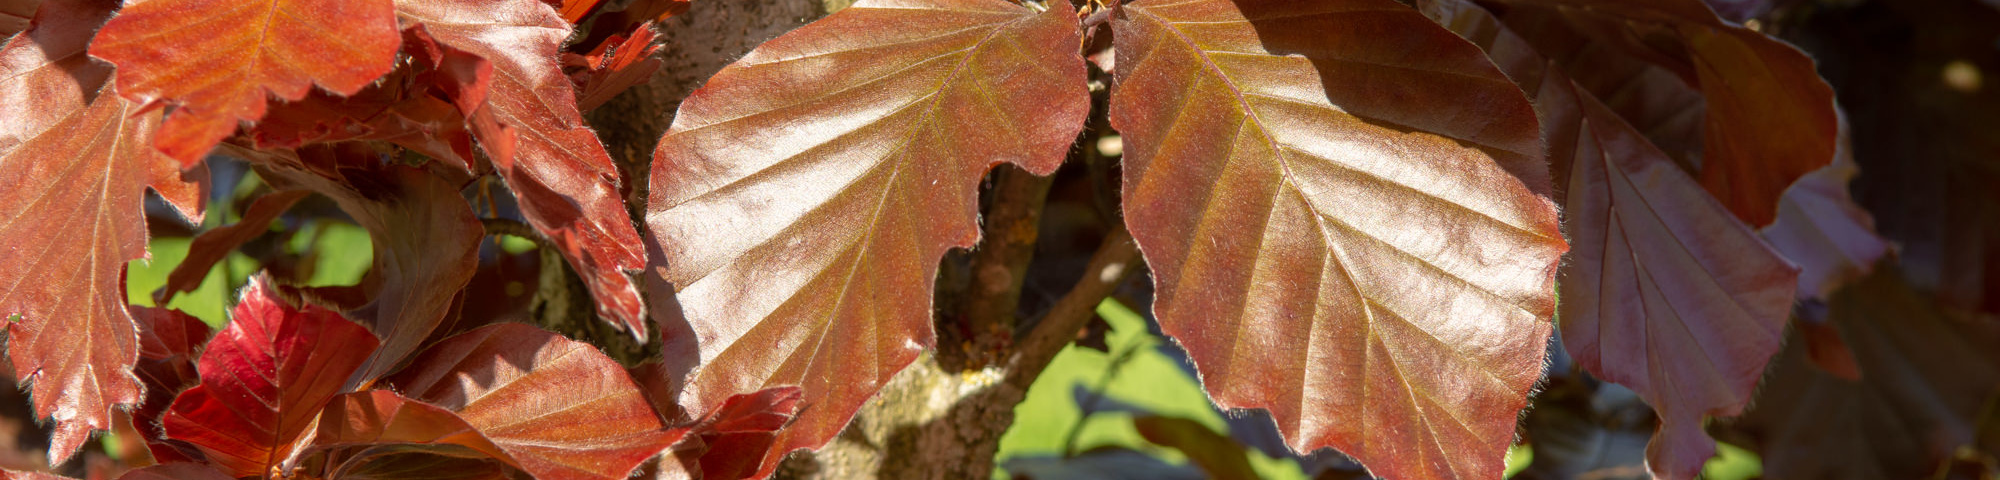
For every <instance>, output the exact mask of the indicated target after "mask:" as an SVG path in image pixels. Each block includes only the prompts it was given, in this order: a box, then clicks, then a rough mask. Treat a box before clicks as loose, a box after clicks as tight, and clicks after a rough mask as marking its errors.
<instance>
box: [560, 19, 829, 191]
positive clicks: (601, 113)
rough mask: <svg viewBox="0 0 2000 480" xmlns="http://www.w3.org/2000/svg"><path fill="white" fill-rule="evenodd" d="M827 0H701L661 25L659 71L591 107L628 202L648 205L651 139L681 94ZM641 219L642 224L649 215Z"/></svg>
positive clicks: (656, 136) (677, 105)
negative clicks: (622, 178)
mask: <svg viewBox="0 0 2000 480" xmlns="http://www.w3.org/2000/svg"><path fill="white" fill-rule="evenodd" d="M822 1H824V0H707V1H696V2H693V4H692V6H690V7H689V8H688V11H687V13H683V14H680V15H678V16H675V17H674V18H670V19H667V20H666V21H665V22H662V23H661V24H660V25H659V26H658V27H659V30H660V42H661V43H662V45H663V46H662V47H661V48H660V62H661V65H660V72H659V73H657V74H654V75H653V79H652V81H651V82H648V83H647V84H645V85H639V86H636V87H633V88H632V89H631V90H627V91H625V93H622V94H619V95H618V97H617V98H613V99H611V101H610V102H606V103H605V104H604V106H601V107H598V108H597V109H596V110H592V111H591V112H590V114H589V119H590V124H591V125H593V126H596V127H597V136H598V138H601V139H603V140H604V147H605V149H606V150H608V151H609V152H610V153H611V158H612V159H613V160H615V161H617V162H618V165H619V167H621V168H623V169H624V174H625V186H626V191H627V192H629V194H628V195H627V197H626V199H625V200H626V201H625V204H626V205H629V206H631V207H632V208H635V209H643V208H645V206H646V201H645V200H646V178H647V172H648V170H647V169H648V167H649V166H650V165H652V160H653V146H654V145H656V144H658V143H659V142H660V134H662V133H666V131H667V127H668V126H669V125H672V124H673V123H674V112H675V111H677V110H679V109H680V106H681V99H683V98H687V96H688V93H690V92H693V91H694V90H695V89H696V88H700V87H701V85H702V83H703V82H705V81H707V80H708V77H709V76H712V75H715V72H716V71H719V70H722V67H724V66H728V65H729V63H730V62H734V61H736V59H738V58H742V57H743V55H744V54H746V53H750V50H751V49H753V48H757V45H759V44H762V43H764V41H765V40H770V39H772V38H775V37H777V36H778V35H782V34H784V33H785V32H789V31H792V29H794V28H798V27H799V26H800V25H805V24H806V23H808V22H811V21H813V20H815V19H818V18H819V17H822V16H825V15H826V7H827V5H825V4H823V3H822ZM838 6H845V4H844V2H843V4H842V5H838ZM638 213H639V212H636V211H635V212H634V215H633V218H634V219H635V221H637V220H639V219H643V216H641V215H639V214H638ZM637 223H638V225H640V227H641V228H644V226H645V222H643V221H638V222H637Z"/></svg>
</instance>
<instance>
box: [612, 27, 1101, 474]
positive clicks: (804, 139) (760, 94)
mask: <svg viewBox="0 0 2000 480" xmlns="http://www.w3.org/2000/svg"><path fill="white" fill-rule="evenodd" d="M1074 13H1075V12H1074V10H1072V9H1070V8H1069V7H1068V5H1067V4H1066V3H1064V2H1053V3H1051V4H1050V6H1049V9H1048V10H1047V11H1044V12H1036V11H1034V10H1030V9H1028V8H1026V7H1022V6H1019V5H1015V4H1012V3H1008V2H1005V1H1001V0H897V1H877V2H869V1H863V2H859V3H857V4H855V5H854V6H852V7H849V8H847V9H844V10H841V11H839V12H838V13H835V14H833V15H830V16H828V17H826V18H824V19H821V20H819V21H817V22H814V23H812V24H810V25H807V26H805V27H801V28H799V29H797V30H793V31H792V32H790V33H787V34H785V35H783V36H780V37H778V38H777V39H774V40H771V41H769V42H766V43H764V44H763V45H762V46H759V47H758V48H757V49H756V50H754V51H752V52H751V53H750V54H748V55H746V56H745V57H744V58H743V59H741V60H738V61H737V62H736V63H734V64H731V65H730V66H728V67H725V68H724V69H723V70H722V71H721V72H719V73H717V74H716V75H715V76H714V77H712V78H710V79H709V81H708V83H707V84H706V85H705V86H704V87H702V88H701V89H699V90H697V91H695V92H694V93H693V94H691V95H689V97H688V98H687V100H685V101H684V102H683V103H682V104H681V109H680V113H679V114H678V115H677V116H675V117H674V123H673V126H672V127H670V128H669V129H668V131H667V133H666V136H665V137H664V138H662V139H661V140H660V146H659V148H658V149H657V150H655V151H654V160H653V173H652V189H651V195H652V196H651V199H650V200H649V202H650V203H649V204H648V206H647V208H646V212H647V213H646V221H647V224H648V226H650V227H651V229H652V235H654V236H655V237H654V238H655V239H657V240H658V242H659V245H660V248H661V249H662V250H663V251H664V257H663V260H664V262H665V263H666V266H665V267H662V269H661V270H660V272H659V273H661V274H663V275H664V277H665V279H666V280H667V281H670V282H673V284H674V285H675V288H677V289H679V299H680V302H681V305H682V306H683V308H684V312H685V313H686V315H687V318H688V320H689V322H690V323H691V324H692V326H693V328H694V330H695V335H696V338H697V339H698V342H699V344H700V356H701V361H702V364H703V365H704V367H702V368H701V369H700V370H699V371H697V372H696V373H694V374H693V376H692V377H691V380H689V385H688V386H687V389H686V390H685V391H684V392H682V399H681V403H682V404H683V406H685V407H687V408H688V409H689V410H690V411H696V412H703V411H709V410H711V409H714V408H716V407H717V406H718V405H720V404H721V402H723V401H724V400H725V399H727V398H729V396H731V395H734V394H738V393H748V392H754V391H757V390H761V389H764V388H767V387H774V386H779V385H788V384H789V385H799V386H801V387H803V388H804V392H803V393H804V400H803V404H804V405H805V406H804V407H803V410H802V411H801V413H800V414H799V417H798V419H797V420H796V421H795V422H794V423H793V424H792V426H791V427H788V428H786V429H785V430H784V431H783V432H780V433H779V434H778V439H777V441H776V444H775V447H773V448H772V449H771V453H770V454H769V455H768V456H767V457H766V458H765V460H764V462H763V464H764V466H763V469H762V471H761V472H760V473H759V474H758V475H759V476H763V475H767V474H769V473H770V472H771V469H772V468H775V466H776V461H775V459H776V458H778V457H779V456H781V455H784V454H785V453H786V452H789V451H792V450H797V449H801V448H817V447H818V446H820V445H821V444H824V443H825V442H826V441H827V440H828V439H831V438H833V435H834V434H835V433H837V432H839V431H840V429H841V427H842V426H843V425H846V424H847V422H848V420H849V419H850V418H852V417H853V415H854V412H855V410H856V409H857V408H859V407H860V406H861V404H862V402H864V401H866V400H867V399H868V398H869V397H870V396H872V395H874V394H875V392H876V390H877V389H878V388H880V386H881V385H882V383H883V382H885V381H887V380H888V379H889V377H890V376H891V375H894V374H895V373H896V372H897V371H899V370H901V369H902V368H903V367H904V366H905V365H908V364H909V363H910V361H912V360H914V359H915V358H916V356H917V354H918V353H919V352H921V351H922V350H923V349H924V348H927V347H928V346H929V345H930V344H931V343H932V341H933V332H932V331H931V307H930V305H931V289H932V283H933V277H935V275H936V273H937V269H938V258H939V257H941V256H942V255H943V254H944V252H945V250H946V249H949V248H952V247H969V246H972V245H973V243H974V242H975V241H976V240H978V238H979V229H978V228H977V224H976V223H975V221H974V220H975V218H976V217H977V214H978V211H977V208H978V192H977V187H978V183H979V181H980V178H981V177H982V176H983V175H984V174H985V173H986V171H987V170H988V169H990V168H992V167H993V166H994V165H997V164H999V163H1002V162H1009V163H1014V164H1016V165H1019V166H1021V167H1022V168H1024V169H1026V170H1028V171H1030V172H1034V173H1036V174H1042V175H1046V174H1049V173H1050V172H1052V171H1054V170H1055V168H1056V165H1057V164H1059V163H1061V162H1062V159H1063V157H1064V154H1065V153H1066V152H1067V150H1068V149H1069V146H1070V144H1071V143H1072V142H1073V141H1074V140H1075V138H1076V133H1077V132H1078V131H1079V129H1081V128H1082V126H1083V119H1084V115H1085V114H1086V113H1087V110H1088V108H1089V105H1088V103H1089V102H1088V98H1087V93H1086V90H1085V88H1086V87H1085V84H1084V66H1083V63H1082V62H1083V60H1082V58H1081V57H1079V56H1078V54H1077V53H1076V50H1077V46H1078V42H1079V33H1078V32H1079V30H1078V25H1077V20H1076V18H1075V14H1074Z"/></svg>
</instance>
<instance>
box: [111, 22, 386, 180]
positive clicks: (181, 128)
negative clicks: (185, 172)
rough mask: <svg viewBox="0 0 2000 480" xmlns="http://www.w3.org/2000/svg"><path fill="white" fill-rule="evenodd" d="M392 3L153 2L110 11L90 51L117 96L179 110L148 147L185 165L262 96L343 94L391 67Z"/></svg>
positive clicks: (253, 114) (251, 112) (245, 117)
mask: <svg viewBox="0 0 2000 480" xmlns="http://www.w3.org/2000/svg"><path fill="white" fill-rule="evenodd" d="M399 42H400V36H399V35H397V33H396V17H395V6H394V4H393V3H392V2H391V0H255V1H249V2H242V1H227V0H152V1H147V2H133V3H131V4H129V5H126V6H125V8H124V9H122V10H120V11H119V12H118V17H117V18H115V19H113V20H112V21H111V22H110V23H108V24H106V25H105V26H104V31H103V32H101V34H100V35H98V36H97V39H96V40H95V41H93V42H92V43H91V47H90V54H91V55H93V56H96V57H99V58H103V59H105V60H107V61H110V62H111V63H114V64H117V65H118V87H119V93H120V94H122V95H124V96H125V97H126V98H129V99H132V100H133V101H135V102H139V103H151V102H155V101H165V102H168V103H171V104H174V105H177V106H179V107H180V108H178V109H176V110H174V113H173V114H172V115H170V116H168V117H167V120H166V123H165V124H164V125H163V126H161V129H160V130H161V132H160V138H159V139H158V140H157V141H156V146H157V147H158V148H159V149H160V151H162V152H165V153H166V154H167V155H168V156H172V157H174V158H176V159H179V160H180V161H181V163H183V164H190V165H191V164H194V163H195V162H198V161H200V160H201V158H202V156H203V155H205V154H207V153H208V151H209V149H210V148H212V147H214V146H215V144H216V143H217V142H220V141H221V140H222V139H223V138H225V137H228V136H229V135H230V134H232V133H235V132H236V125H237V123H238V122H239V121H246V122H255V121H257V120H259V119H262V118H264V112H265V102H266V101H267V97H270V96H276V97H277V98H280V99H284V100H298V99H301V98H305V96H306V92H307V91H309V90H311V89H312V87H313V86H314V85H318V86H319V87H320V88H324V89H326V90H328V91H331V92H333V93H337V94H341V95H350V94H353V93H355V92H357V91H359V90H361V88H362V87H365V86H367V85H368V83H369V82H373V81H375V79H376V78H377V77H381V76H382V74H385V73H389V70H390V69H391V68H393V67H394V66H395V60H396V47H397V44H398V43H399Z"/></svg>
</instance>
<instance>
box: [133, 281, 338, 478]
mask: <svg viewBox="0 0 2000 480" xmlns="http://www.w3.org/2000/svg"><path fill="white" fill-rule="evenodd" d="M272 288H273V287H271V286H268V285H265V281H263V280H256V281H252V282H251V284H250V286H249V287H246V288H245V289H244V290H243V295H242V298H241V299H240V300H239V301H238V303H237V304H236V308H235V309H234V310H232V311H231V314H230V321H229V326H228V327H226V328H223V329H222V331H221V332H219V333H217V334H216V335H215V338H214V339H213V340H210V341H209V345H208V349H207V350H206V351H204V352H202V354H201V361H200V370H201V384H200V385H197V386H195V387H194V388H191V389H188V390H187V391H185V392H181V394H180V396H179V397H176V398H175V399H174V403H173V406H172V407H170V408H168V409H167V413H166V415H165V416H164V417H163V418H162V419H161V423H162V426H164V427H166V433H167V436H168V437H171V438H174V439H177V440H183V441H186V442H188V443H191V444H194V446H195V448H198V449H200V450H201V452H202V454H204V455H205V456H206V457H207V459H208V462H209V463H210V464H211V465H214V466H216V467H217V468H220V469H222V470H224V471H226V472H228V473H229V474H230V476H233V477H245V476H255V477H264V476H265V475H267V474H270V473H272V472H273V469H274V468H280V464H281V463H282V462H284V461H285V460H286V459H288V458H289V457H290V456H291V454H292V446H293V444H294V442H296V441H297V440H298V439H299V436H300V434H303V433H305V432H306V429H307V427H310V426H311V425H312V421H313V420H314V419H315V418H317V417H318V416H319V414H320V409H321V407H322V406H324V405H326V403H327V401H328V400H330V399H332V398H333V397H334V395H335V394H338V393H340V390H341V384H342V382H343V381H344V380H346V379H347V376H348V375H349V374H351V373H353V372H354V370H355V369H356V368H360V366H361V362H362V361H364V360H366V359H367V358H368V353H369V352H372V351H374V350H375V346H376V340H375V336H374V335H371V334H369V333H368V329H366V328H362V326H361V325H360V324H357V323H354V322H351V321H348V320H347V319H346V318H343V317H341V316H340V314H338V313H334V312H333V311H330V310H327V309H324V308H320V307H317V306H310V305H309V306H305V307H294V306H291V305H289V304H287V303H286V302H285V300H283V299H279V298H276V297H273V296H272V291H271V289H272ZM279 471H282V470H279Z"/></svg>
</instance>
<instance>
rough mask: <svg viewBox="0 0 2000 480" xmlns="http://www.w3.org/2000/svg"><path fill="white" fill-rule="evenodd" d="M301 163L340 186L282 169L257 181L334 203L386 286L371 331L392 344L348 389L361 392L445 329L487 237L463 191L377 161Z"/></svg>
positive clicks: (346, 154) (338, 153) (335, 153)
mask: <svg viewBox="0 0 2000 480" xmlns="http://www.w3.org/2000/svg"><path fill="white" fill-rule="evenodd" d="M350 146H352V145H350ZM301 155H302V156H309V157H313V158H306V159H302V160H301V161H302V162H308V163H317V164H322V165H324V164H326V163H329V162H330V163H332V164H333V166H332V167H321V168H322V169H324V168H333V169H335V171H337V172H338V174H339V176H340V178H339V179H333V178H328V177H326V176H324V175H322V174H320V173H314V172H312V171H308V170H311V169H312V167H310V166H309V165H308V166H305V168H300V167H301V166H300V165H288V164H285V163H281V162H269V163H265V164H263V165H260V168H259V169H258V173H259V174H261V175H262V176H263V177H264V178H265V179H266V180H267V181H270V182H271V183H272V184H273V185H278V186H286V187H298V188H305V189H310V190H312V191H315V192H319V193H320V194H322V195H326V196H327V197H329V198H332V199H333V201H334V202H335V203H338V204H340V209H341V211H344V212H346V213H347V215H348V216H349V217H352V218H353V219H354V221H355V223H359V224H361V227H362V228H364V229H367V230H368V234H369V240H370V243H372V244H373V245H374V251H375V260H374V271H373V272H371V275H372V276H375V277H378V278H380V279H381V281H382V285H381V288H380V293H379V294H378V295H377V296H375V300H374V303H373V305H374V310H375V318H374V321H373V325H372V326H373V328H374V331H375V332H377V334H378V335H380V336H381V337H382V338H384V339H386V340H384V341H383V343H382V348H381V349H380V350H374V351H373V353H372V354H370V355H369V356H368V361H367V362H366V363H365V364H364V365H363V366H362V367H361V368H360V369H359V370H356V371H355V372H354V375H355V376H354V378H353V379H350V380H349V381H348V386H350V387H353V386H358V385H362V384H364V383H366V382H367V381H369V380H372V379H375V378H378V377H380V376H382V375H384V374H387V373H389V372H390V371H393V370H395V368H396V367H397V366H400V365H402V362H403V361H404V360H406V359H408V358H409V356H410V355H413V354H415V353H416V352H417V349H418V348H419V347H421V346H422V342H423V340H424V339H425V338H428V337H429V336H430V334H431V331H432V330H436V329H437V327H438V325H439V323H441V322H443V321H444V319H445V314H446V313H447V312H449V311H450V310H451V307H452V303H453V299H454V298H455V295H457V294H458V292H459V290H462V289H464V288H465V285H466V284H467V283H470V282H471V281H472V275H473V274H474V273H475V272H477V271H478V268H479V241H480V240H481V239H483V238H485V235H486V229H485V228H484V227H481V226H480V224H479V217H478V215H476V214H474V213H473V212H472V206H471V205H470V204H468V203H466V201H465V198H464V197H462V196H460V195H459V193H458V187H457V186H455V185H452V184H450V183H447V182H445V181H444V180H442V179H439V178H438V177H436V176H434V175H431V174H429V173H425V172H424V171H423V170H419V169H416V168H410V167H402V166H386V167H385V166H380V163H379V161H378V160H377V159H375V158H371V157H366V156H362V155H360V154H356V153H351V151H350V150H342V149H339V148H315V147H308V148H307V149H305V150H302V151H301ZM315 155H319V156H315ZM325 155H331V157H330V158H326V157H325Z"/></svg>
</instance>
